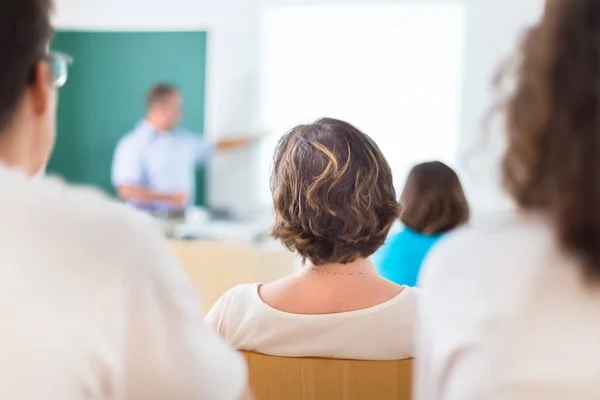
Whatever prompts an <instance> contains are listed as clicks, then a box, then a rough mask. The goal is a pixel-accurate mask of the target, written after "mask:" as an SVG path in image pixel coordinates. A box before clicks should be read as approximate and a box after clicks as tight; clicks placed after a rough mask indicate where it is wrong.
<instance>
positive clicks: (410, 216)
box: [400, 161, 469, 235]
mask: <svg viewBox="0 0 600 400" xmlns="http://www.w3.org/2000/svg"><path fill="white" fill-rule="evenodd" d="M400 203H401V204H402V212H401V214H400V221H402V223H403V224H404V225H405V226H406V227H408V228H410V229H412V230H413V231H415V232H419V233H423V234H426V235H438V234H442V233H446V232H448V231H450V230H452V229H454V228H456V227H458V226H459V225H462V224H464V223H466V222H467V221H468V220H469V203H468V202H467V198H466V196H465V192H464V191H463V188H462V185H461V183H460V179H459V178H458V175H457V174H456V172H454V170H453V169H452V168H450V167H449V166H447V165H446V164H444V163H442V162H440V161H432V162H426V163H423V164H419V165H417V166H416V167H414V168H413V169H412V170H411V171H410V173H409V174H408V178H407V180H406V185H405V186H404V190H403V191H402V195H401V196H400Z"/></svg>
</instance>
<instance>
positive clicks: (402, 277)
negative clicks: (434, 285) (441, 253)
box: [372, 227, 443, 286]
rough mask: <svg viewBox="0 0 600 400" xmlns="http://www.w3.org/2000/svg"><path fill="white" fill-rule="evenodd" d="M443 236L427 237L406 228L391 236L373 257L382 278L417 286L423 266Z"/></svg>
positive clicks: (400, 283) (399, 283)
mask: <svg viewBox="0 0 600 400" xmlns="http://www.w3.org/2000/svg"><path fill="white" fill-rule="evenodd" d="M442 237H443V235H425V234H422V233H418V232H415V231H413V230H411V229H409V228H407V227H404V228H403V229H402V231H401V232H399V233H397V234H395V235H390V236H389V237H388V238H387V241H386V243H385V245H384V246H383V247H382V248H380V249H379V250H378V251H377V252H376V253H375V254H374V255H373V257H372V261H373V264H374V265H375V269H377V272H379V274H380V275H381V276H383V277H384V278H386V279H389V280H390V281H392V282H395V283H397V284H398V285H406V286H417V282H418V279H419V273H420V271H421V264H422V263H423V260H424V259H425V257H426V256H427V253H429V250H431V248H432V247H433V246H434V245H435V244H436V243H437V242H438V241H439V240H440V239H441V238H442Z"/></svg>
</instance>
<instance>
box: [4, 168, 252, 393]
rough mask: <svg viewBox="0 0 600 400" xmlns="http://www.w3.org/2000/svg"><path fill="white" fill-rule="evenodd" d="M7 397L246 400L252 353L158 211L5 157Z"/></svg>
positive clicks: (5, 365) (5, 358)
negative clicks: (179, 257) (202, 310)
mask: <svg viewBox="0 0 600 400" xmlns="http://www.w3.org/2000/svg"><path fill="white" fill-rule="evenodd" d="M0 187H1V188H2V190H1V191H0V315H1V316H2V317H1V318H0V354H2V357H1V358H0V399H11V400H40V399H48V400H55V399H56V400H58V399H60V400H79V399H98V398H105V397H110V398H112V399H115V400H121V399H123V400H125V399H127V400H141V399H145V400H146V399H148V400H151V399H157V400H158V399H161V400H164V399H172V400H188V399H215V400H216V399H223V400H232V399H237V398H238V397H239V396H240V395H241V393H242V391H243V388H244V386H245V383H246V376H245V368H244V366H243V363H242V361H241V360H240V358H239V357H238V356H237V355H236V354H235V353H234V352H233V351H232V350H230V349H229V348H228V347H227V346H226V345H225V344H223V342H222V341H221V340H220V339H219V338H217V336H216V335H214V334H213V333H211V332H209V331H208V330H207V329H206V328H205V327H204V326H203V324H202V321H201V317H200V315H199V313H198V311H197V310H198V302H197V300H196V296H195V293H194V291H193V289H192V287H191V286H190V284H189V283H188V281H187V279H186V277H185V274H184V272H183V271H182V270H181V269H180V267H179V265H178V263H177V261H176V260H175V258H174V257H173V255H172V254H171V253H170V252H169V250H168V248H167V246H166V243H165V240H164V239H163V238H162V237H161V235H160V233H159V232H158V231H157V229H155V226H154V225H153V222H152V221H151V220H150V219H148V218H147V217H145V216H143V215H141V214H138V213H137V212H134V211H131V210H129V209H127V208H126V207H124V206H122V205H119V204H116V203H113V202H111V201H109V200H107V199H105V198H104V197H103V196H102V195H100V194H98V193H97V192H95V191H93V190H90V189H73V188H69V187H67V186H66V185H64V184H63V183H61V182H60V181H58V180H54V179H48V178H41V179H36V180H29V179H28V178H26V177H25V176H24V175H23V174H21V173H19V172H14V171H9V170H7V169H6V168H4V167H0Z"/></svg>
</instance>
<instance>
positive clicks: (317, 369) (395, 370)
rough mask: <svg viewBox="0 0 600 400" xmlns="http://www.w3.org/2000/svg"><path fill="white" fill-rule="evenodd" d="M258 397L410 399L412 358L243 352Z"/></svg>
mask: <svg viewBox="0 0 600 400" xmlns="http://www.w3.org/2000/svg"><path fill="white" fill-rule="evenodd" d="M243 354H244V357H245V358H246V361H247V362H248V369H249V372H250V386H251V388H252V391H253V392H254V395H255V396H256V400H283V399H285V400H392V399H393V400H410V398H411V381H412V360H400V361H356V360H337V359H325V358H288V357H274V356H267V355H263V354H257V353H251V352H244V353H243Z"/></svg>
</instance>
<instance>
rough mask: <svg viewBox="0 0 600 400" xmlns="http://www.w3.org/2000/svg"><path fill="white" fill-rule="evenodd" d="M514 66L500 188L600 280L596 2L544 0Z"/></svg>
mask: <svg viewBox="0 0 600 400" xmlns="http://www.w3.org/2000/svg"><path fill="white" fill-rule="evenodd" d="M517 61H518V63H517V64H516V67H517V70H516V74H517V76H516V78H517V81H516V88H515V89H514V91H513V93H511V94H510V96H509V97H508V98H507V99H506V103H505V104H504V105H505V106H506V112H507V132H508V149H507V152H506V155H505V157H504V161H503V181H504V186H505V187H506V189H507V190H508V191H509V193H510V194H511V195H512V196H513V197H514V199H515V200H516V202H517V204H518V205H519V206H520V207H521V208H522V209H525V210H530V211H538V212H542V213H543V214H545V215H546V216H548V217H550V218H551V220H552V222H554V223H555V226H556V231H557V236H558V240H559V242H560V243H561V245H562V246H563V247H564V249H565V250H566V251H568V252H569V253H570V254H573V255H575V256H576V257H577V258H578V259H579V260H580V261H581V262H582V265H583V266H584V269H585V272H586V273H588V274H589V275H593V276H594V277H595V278H597V279H600V212H599V211H600V209H599V207H600V0H547V2H546V10H545V13H544V16H543V18H542V20H541V22H540V23H539V24H538V25H537V26H535V27H534V28H532V29H531V30H530V31H529V32H528V33H527V35H526V36H525V38H524V40H523V43H522V46H521V52H520V54H519V59H518V60H517Z"/></svg>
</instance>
